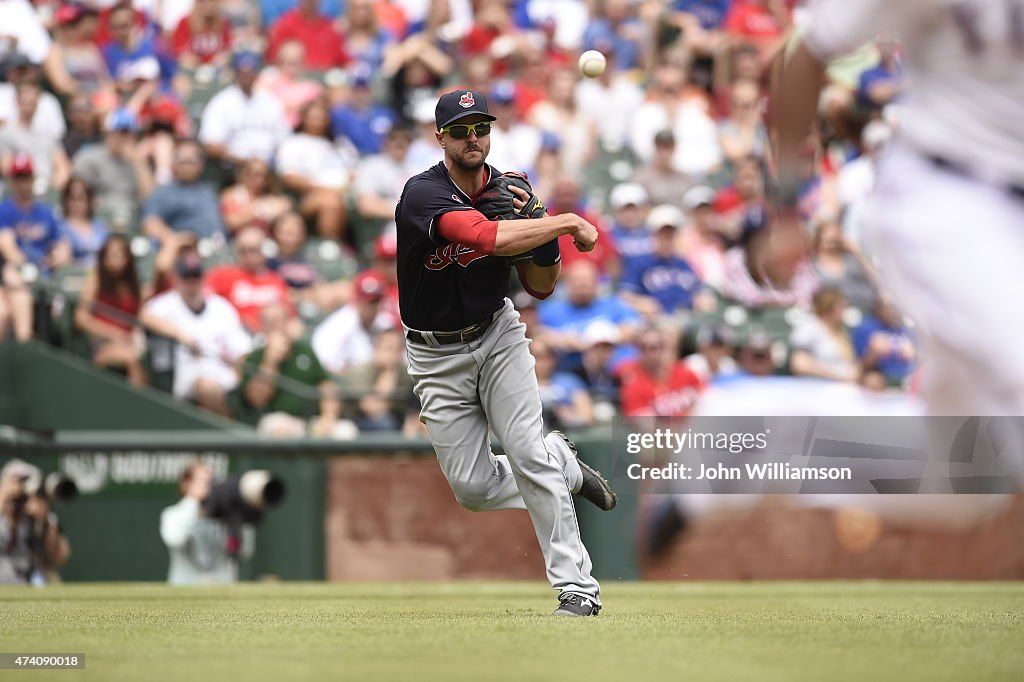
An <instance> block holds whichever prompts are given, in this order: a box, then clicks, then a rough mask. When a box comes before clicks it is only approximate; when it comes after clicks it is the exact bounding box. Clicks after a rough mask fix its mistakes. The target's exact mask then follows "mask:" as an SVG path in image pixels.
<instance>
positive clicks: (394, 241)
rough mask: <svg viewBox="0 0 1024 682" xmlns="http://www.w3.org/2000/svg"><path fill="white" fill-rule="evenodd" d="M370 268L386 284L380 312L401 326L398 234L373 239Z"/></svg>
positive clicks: (388, 232) (389, 233)
mask: <svg viewBox="0 0 1024 682" xmlns="http://www.w3.org/2000/svg"><path fill="white" fill-rule="evenodd" d="M370 270H371V271H372V272H375V273H377V274H378V275H380V276H381V278H382V279H383V280H384V282H385V283H386V284H387V288H386V289H385V291H384V300H383V301H381V306H380V309H381V312H383V313H385V314H388V315H391V317H392V319H393V321H394V324H395V326H396V327H398V326H401V323H402V316H401V314H400V313H399V310H398V235H397V234H396V233H395V232H394V231H393V230H389V231H387V232H384V233H383V234H382V235H380V236H379V237H377V239H376V240H374V242H373V262H372V263H371V264H370ZM531 298H532V296H531Z"/></svg>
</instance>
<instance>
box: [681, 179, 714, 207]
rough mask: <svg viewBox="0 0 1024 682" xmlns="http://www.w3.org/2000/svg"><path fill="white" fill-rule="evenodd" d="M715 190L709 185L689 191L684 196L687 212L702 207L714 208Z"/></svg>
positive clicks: (692, 188) (699, 186)
mask: <svg viewBox="0 0 1024 682" xmlns="http://www.w3.org/2000/svg"><path fill="white" fill-rule="evenodd" d="M714 204H715V190H713V189H711V188H710V187H708V186H707V185H697V186H696V187H691V188H690V189H689V190H687V192H686V194H684V195H683V206H685V207H686V210H687V211H693V210H696V209H698V208H700V207H701V206H714Z"/></svg>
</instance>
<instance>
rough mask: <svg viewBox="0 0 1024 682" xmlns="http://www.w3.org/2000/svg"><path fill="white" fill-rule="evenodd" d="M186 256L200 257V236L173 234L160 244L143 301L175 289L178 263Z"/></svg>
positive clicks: (181, 233) (183, 233) (191, 233)
mask: <svg viewBox="0 0 1024 682" xmlns="http://www.w3.org/2000/svg"><path fill="white" fill-rule="evenodd" d="M185 256H196V257H199V236H198V235H196V234H195V233H194V232H172V233H171V237H170V238H169V239H167V240H166V241H165V242H163V243H162V244H160V249H159V250H158V251H157V252H156V258H154V259H153V273H152V276H151V277H150V281H149V284H148V285H147V287H146V289H145V295H144V296H143V300H149V299H150V298H152V297H154V296H156V295H157V294H162V293H163V292H165V291H168V290H170V289H172V288H174V283H175V280H176V278H177V276H178V275H177V268H178V262H179V261H180V260H181V259H183V258H184V257H185Z"/></svg>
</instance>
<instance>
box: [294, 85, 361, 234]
mask: <svg viewBox="0 0 1024 682" xmlns="http://www.w3.org/2000/svg"><path fill="white" fill-rule="evenodd" d="M335 140H336V138H335V137H334V134H333V131H332V130H331V116H330V110H329V109H328V106H327V102H326V101H325V100H323V99H315V100H313V101H312V102H309V103H308V104H306V106H305V107H303V109H302V112H301V114H300V116H299V125H298V126H297V127H296V129H295V132H294V133H293V134H291V135H289V136H288V137H286V138H284V140H283V141H282V142H281V146H280V147H278V150H277V162H276V168H275V169H276V171H277V174H278V175H279V176H280V177H281V182H282V183H284V186H285V187H286V188H287V189H289V190H291V191H292V192H294V193H295V194H297V195H298V197H299V207H298V208H299V212H300V213H301V214H302V215H303V217H305V218H306V219H307V220H309V221H311V222H312V224H313V225H315V226H316V231H317V233H318V234H320V236H321V237H328V238H335V239H336V238H338V237H341V236H342V234H343V233H344V230H345V222H346V216H345V189H346V188H347V187H348V184H349V182H350V181H351V178H352V170H353V168H354V166H355V162H356V151H355V149H354V148H353V147H352V145H351V144H348V143H347V140H345V138H337V142H336V141H335Z"/></svg>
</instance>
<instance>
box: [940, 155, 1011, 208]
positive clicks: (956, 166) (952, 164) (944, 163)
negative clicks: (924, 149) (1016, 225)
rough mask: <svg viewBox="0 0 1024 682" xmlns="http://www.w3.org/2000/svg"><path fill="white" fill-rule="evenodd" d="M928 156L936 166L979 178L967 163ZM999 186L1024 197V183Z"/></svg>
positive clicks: (943, 157)
mask: <svg viewBox="0 0 1024 682" xmlns="http://www.w3.org/2000/svg"><path fill="white" fill-rule="evenodd" d="M926 158H927V159H928V160H929V161H930V162H931V164H932V165H933V166H935V167H936V168H941V169H942V170H944V171H949V172H950V173H955V174H957V175H962V176H963V177H966V178H974V179H977V176H976V175H975V174H974V173H972V172H971V169H970V168H968V167H967V166H966V165H964V164H962V163H959V162H957V161H953V160H952V159H949V158H946V157H945V156H937V155H935V154H927V155H926ZM998 187H1000V188H1002V189H1004V190H1006V191H1007V192H1009V194H1010V195H1011V196H1013V197H1015V198H1017V199H1024V185H1005V184H1004V185H998Z"/></svg>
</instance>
